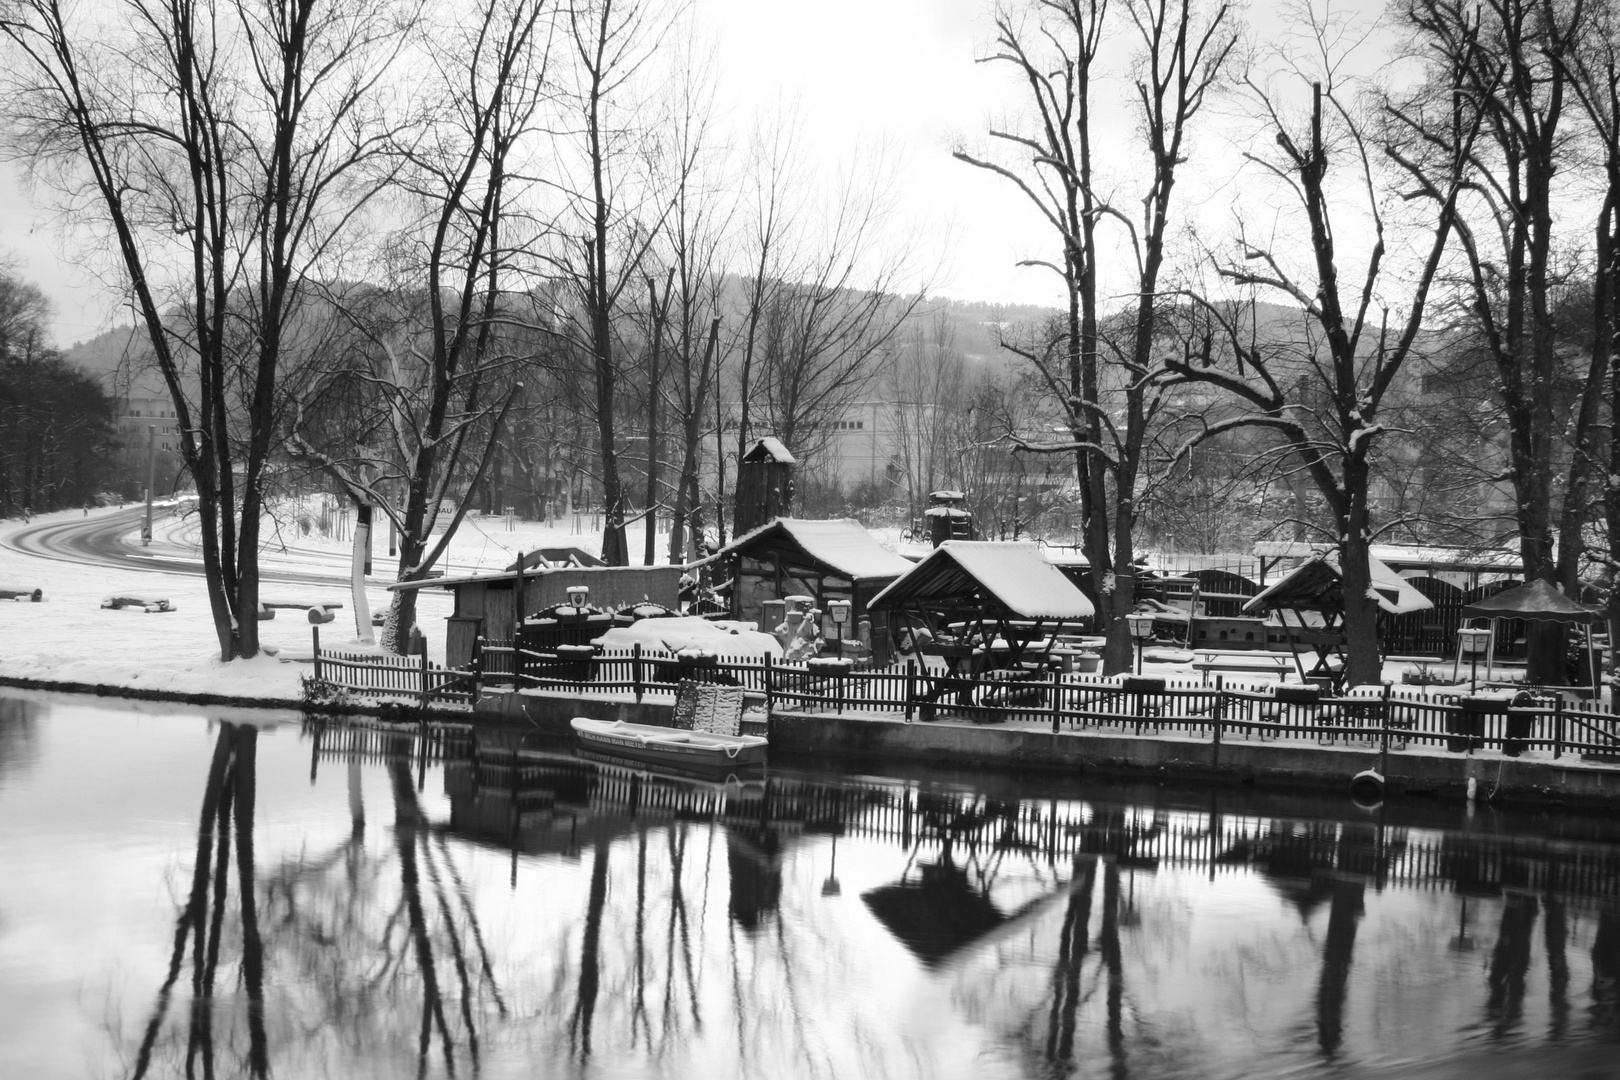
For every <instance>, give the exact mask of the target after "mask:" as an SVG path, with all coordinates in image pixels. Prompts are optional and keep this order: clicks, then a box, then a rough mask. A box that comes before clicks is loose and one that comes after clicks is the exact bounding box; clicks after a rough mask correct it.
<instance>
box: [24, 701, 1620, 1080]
mask: <svg viewBox="0 0 1620 1080" xmlns="http://www.w3.org/2000/svg"><path fill="white" fill-rule="evenodd" d="M249 717H252V718H253V719H254V720H255V721H256V722H253V723H245V722H242V721H244V720H246V719H248V718H249ZM517 742H518V738H517V736H515V735H514V736H508V737H502V738H490V739H486V740H484V741H483V742H482V744H475V743H473V742H471V741H469V740H463V739H447V740H438V741H435V742H433V743H432V744H430V745H428V746H427V747H426V749H427V752H426V753H424V752H423V749H424V747H423V744H422V743H420V742H419V741H418V740H417V739H416V738H414V731H412V730H407V731H406V732H405V733H403V734H400V735H383V734H378V733H376V732H371V731H352V730H345V729H342V728H330V727H329V728H327V729H325V730H324V731H323V732H321V733H319V734H317V733H316V731H315V730H314V729H311V728H306V727H305V726H304V725H302V724H300V723H299V722H298V721H297V719H296V718H295V717H291V716H285V715H281V716H278V715H274V714H260V715H257V716H254V715H253V714H249V713H237V714H230V715H226V714H220V713H217V712H215V713H204V712H200V711H187V710H177V709H155V708H151V707H143V708H134V707H128V708H119V707H113V706H109V705H107V704H106V703H102V702H93V703H87V702H85V701H82V700H76V699H69V698H45V697H33V698H19V697H10V698H0V867H3V868H4V870H3V873H0V1076H3V1077H13V1076H15V1077H126V1076H152V1077H160V1076H161V1077H168V1076H180V1075H187V1074H188V1073H189V1074H191V1075H197V1076H203V1075H214V1076H220V1077H229V1076H250V1077H251V1076H263V1075H275V1076H278V1077H291V1078H300V1077H325V1076H333V1077H407V1076H430V1077H450V1076H458V1077H465V1076H483V1077H509V1076H510V1077H518V1076H525V1077H526V1076H562V1077H571V1076H577V1077H700V1076H701V1077H757V1076H771V1077H787V1078H795V1077H803V1078H821V1077H868V1076H870V1077H892V1078H902V1077H918V1078H924V1077H930V1078H931V1077H962V1078H968V1077H972V1078H974V1080H986V1078H1003V1077H1005V1078H1015V1077H1069V1076H1074V1077H1107V1078H1110V1080H1122V1078H1126V1077H1133V1076H1134V1077H1142V1078H1165V1077H1170V1078H1175V1077H1187V1078H1193V1077H1198V1078H1205V1077H1257V1076H1278V1077H1299V1078H1316V1077H1363V1076H1367V1077H1372V1076H1424V1077H1431V1076H1432V1077H1451V1076H1457V1077H1462V1076H1467V1077H1470V1078H1476V1080H1477V1078H1491V1077H1507V1076H1521V1075H1527V1074H1529V1073H1535V1074H1539V1075H1548V1076H1580V1075H1589V1076H1610V1075H1616V1074H1617V1073H1620V1070H1616V1069H1615V1068H1614V1067H1612V1066H1611V1064H1610V1063H1611V1062H1613V1061H1616V1060H1620V1058H1617V1056H1616V1053H1615V1051H1616V1050H1617V1049H1620V1046H1617V1043H1620V833H1617V831H1616V830H1615V829H1614V828H1612V827H1610V826H1609V825H1608V824H1607V823H1606V822H1604V821H1601V820H1599V819H1594V818H1581V817H1569V818H1562V817H1556V816H1539V815H1538V816H1528V815H1520V816H1513V815H1509V814H1506V813H1503V812H1498V811H1492V810H1490V809H1489V808H1484V809H1481V810H1480V811H1478V812H1476V813H1473V814H1469V813H1468V812H1466V811H1465V810H1464V809H1462V808H1455V809H1453V808H1450V807H1443V806H1435V805H1432V804H1422V803H1414V804H1407V805H1404V806H1400V807H1393V806H1392V807H1385V808H1382V809H1379V810H1376V811H1371V812H1369V811H1365V810H1361V809H1358V808H1356V807H1355V806H1353V805H1352V804H1351V803H1350V802H1349V801H1348V799H1341V798H1339V797H1337V796H1336V795H1329V796H1324V797H1323V798H1322V799H1319V800H1310V799H1299V798H1280V797H1278V798H1267V797H1263V796H1257V795H1254V794H1253V793H1244V792H1237V791H1221V792H1213V793H1212V792H1207V791H1196V790H1177V789H1153V788H1110V787H1104V786H1099V785H1097V784H1095V783H1092V782H1087V781H1083V780H1079V779H1076V780H1073V781H1065V780H1062V779H1061V778H1059V779H1054V778H1049V777H1033V778H1029V779H1027V780H1024V781H1015V780H1013V779H1010V778H1007V777H980V778H973V777H964V776H961V775H952V774H910V775H901V774H896V775H882V776H880V775H848V774H840V773H837V772H830V771H823V772H817V771H813V770H801V769H791V770H790V769H775V770H772V771H771V772H770V773H769V774H768V776H767V777H766V778H764V779H757V778H740V779H737V780H734V781H733V782H730V783H715V782H694V781H689V780H678V779H672V778H665V777H659V776H654V775H650V774H647V773H644V772H635V771H632V770H629V769H624V768H619V767H615V766H612V765H610V764H603V763H600V762H596V761H583V760H579V759H577V758H575V757H574V756H573V755H572V754H571V753H570V752H569V751H568V750H567V748H566V747H559V746H557V745H555V744H547V745H534V746H531V747H530V748H529V749H530V750H531V751H532V752H531V753H527V754H525V755H521V756H516V757H514V756H513V754H512V753H511V751H512V750H513V749H514V747H515V746H516V745H517Z"/></svg>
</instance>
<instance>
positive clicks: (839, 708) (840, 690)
mask: <svg viewBox="0 0 1620 1080" xmlns="http://www.w3.org/2000/svg"><path fill="white" fill-rule="evenodd" d="M848 678H849V674H848V672H847V671H846V670H845V669H844V668H842V667H840V668H839V669H838V678H837V679H835V680H834V681H833V693H834V695H835V697H834V698H833V701H834V705H835V709H834V712H835V713H836V714H837V715H839V716H843V715H844V682H845V680H847V679H848Z"/></svg>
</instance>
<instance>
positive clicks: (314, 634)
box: [309, 624, 321, 682]
mask: <svg viewBox="0 0 1620 1080" xmlns="http://www.w3.org/2000/svg"><path fill="white" fill-rule="evenodd" d="M309 633H310V637H311V638H313V639H314V642H315V681H316V682H320V681H321V628H320V627H319V626H318V625H315V624H311V625H310V628H309Z"/></svg>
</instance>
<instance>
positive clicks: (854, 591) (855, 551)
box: [705, 518, 912, 647]
mask: <svg viewBox="0 0 1620 1080" xmlns="http://www.w3.org/2000/svg"><path fill="white" fill-rule="evenodd" d="M705 561H706V562H710V563H712V564H715V565H716V566H718V567H719V572H718V574H717V576H718V577H719V578H721V579H725V578H729V579H730V581H731V590H730V591H731V615H732V617H733V618H737V619H753V620H756V621H758V622H759V623H760V627H761V628H762V629H767V630H768V629H770V627H769V626H767V625H766V622H767V621H768V620H766V618H765V604H766V602H768V601H773V600H784V599H786V598H787V597H789V596H808V597H811V598H812V599H813V600H814V601H815V602H816V607H818V608H820V609H821V610H822V611H826V610H827V601H829V600H848V601H850V605H851V618H852V619H853V620H859V619H861V618H862V617H863V616H865V615H866V614H867V608H868V604H869V602H870V601H871V599H872V597H874V596H876V595H877V594H878V593H879V592H880V591H882V590H883V588H884V587H886V586H887V585H888V584H889V583H890V582H892V581H894V580H895V579H896V578H898V577H899V576H900V575H901V574H904V573H905V572H906V571H907V570H910V569H911V567H912V563H911V562H910V561H909V560H907V559H904V558H901V557H900V556H899V555H896V554H895V553H894V552H892V551H890V550H889V549H888V548H886V547H884V546H883V545H882V544H880V543H878V542H877V539H876V538H875V537H874V536H873V535H872V534H871V533H869V532H867V531H866V528H865V527H864V526H863V525H861V523H860V522H858V521H852V520H849V519H842V520H831V521H812V520H808V519H803V518H777V519H776V520H774V521H771V522H769V523H767V524H765V525H761V526H760V527H759V528H757V529H755V530H753V531H752V532H749V533H745V534H743V535H742V536H739V537H737V538H736V539H735V540H733V541H732V542H731V543H729V544H727V545H726V546H725V547H723V548H721V549H720V550H719V551H717V552H715V554H714V555H712V556H710V558H709V559H708V560H705ZM887 628H888V627H887V624H886V623H880V622H879V621H877V620H874V621H873V624H872V640H873V644H874V647H875V646H876V645H877V643H878V641H879V639H880V638H882V637H883V635H884V634H885V633H886V632H887Z"/></svg>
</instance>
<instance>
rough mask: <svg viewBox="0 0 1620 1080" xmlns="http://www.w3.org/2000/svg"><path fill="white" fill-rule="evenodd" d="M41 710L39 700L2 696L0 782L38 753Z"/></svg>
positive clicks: (0, 709)
mask: <svg viewBox="0 0 1620 1080" xmlns="http://www.w3.org/2000/svg"><path fill="white" fill-rule="evenodd" d="M39 712H40V708H39V705H38V704H37V703H36V702H32V701H26V700H24V699H23V698H15V697H0V783H4V782H5V781H6V779H7V778H9V777H10V776H12V775H14V774H16V773H18V772H21V771H22V769H23V768H24V766H26V765H28V764H29V763H30V762H32V761H33V760H34V758H35V757H36V756H37V755H38V738H39V732H38V725H39Z"/></svg>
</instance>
